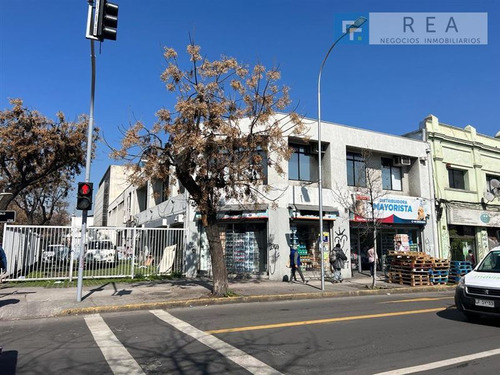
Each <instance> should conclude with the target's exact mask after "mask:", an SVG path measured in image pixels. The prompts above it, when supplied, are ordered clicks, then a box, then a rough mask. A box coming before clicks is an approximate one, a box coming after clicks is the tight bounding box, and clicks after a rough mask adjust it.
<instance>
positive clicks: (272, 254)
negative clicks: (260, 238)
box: [267, 243, 280, 275]
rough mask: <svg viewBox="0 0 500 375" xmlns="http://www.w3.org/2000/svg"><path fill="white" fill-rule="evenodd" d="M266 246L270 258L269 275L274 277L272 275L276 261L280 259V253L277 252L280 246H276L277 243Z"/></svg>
mask: <svg viewBox="0 0 500 375" xmlns="http://www.w3.org/2000/svg"><path fill="white" fill-rule="evenodd" d="M267 246H268V248H269V253H270V257H271V264H270V267H269V274H271V275H274V273H275V272H276V264H277V263H278V259H279V257H280V252H279V250H280V245H278V244H277V243H268V244H267Z"/></svg>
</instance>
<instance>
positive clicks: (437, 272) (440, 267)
mask: <svg viewBox="0 0 500 375" xmlns="http://www.w3.org/2000/svg"><path fill="white" fill-rule="evenodd" d="M449 272H450V261H449V260H448V259H439V258H432V268H431V269H430V271H429V276H430V282H431V283H432V284H433V285H437V284H447V283H448V277H449Z"/></svg>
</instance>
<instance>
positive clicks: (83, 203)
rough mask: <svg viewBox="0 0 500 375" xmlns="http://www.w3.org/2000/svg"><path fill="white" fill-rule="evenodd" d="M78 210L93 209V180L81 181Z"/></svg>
mask: <svg viewBox="0 0 500 375" xmlns="http://www.w3.org/2000/svg"><path fill="white" fill-rule="evenodd" d="M76 209H77V210H91V209H92V183H91V182H79V183H78V192H77V201H76Z"/></svg>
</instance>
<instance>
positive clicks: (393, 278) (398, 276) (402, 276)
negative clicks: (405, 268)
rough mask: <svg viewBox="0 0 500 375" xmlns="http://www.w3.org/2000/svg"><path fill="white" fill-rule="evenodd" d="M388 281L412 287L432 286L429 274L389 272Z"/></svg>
mask: <svg viewBox="0 0 500 375" xmlns="http://www.w3.org/2000/svg"><path fill="white" fill-rule="evenodd" d="M388 277H389V278H388V281H389V282H390V283H393V284H401V285H403V284H407V285H411V286H421V285H430V279H429V275H428V274H424V273H421V274H415V273H406V272H393V271H389V274H388Z"/></svg>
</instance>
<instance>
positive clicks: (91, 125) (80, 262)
mask: <svg viewBox="0 0 500 375" xmlns="http://www.w3.org/2000/svg"><path fill="white" fill-rule="evenodd" d="M90 61H91V65H92V77H91V81H90V118H89V126H88V128H87V159H86V161H85V182H90V162H91V158H92V134H93V130H94V93H95V53H94V41H93V40H92V39H91V40H90ZM87 213H88V210H83V211H82V239H81V243H80V254H79V258H78V284H77V292H76V300H77V301H78V302H81V301H82V290H83V260H84V255H85V254H84V252H85V242H86V238H87V216H88V215H87Z"/></svg>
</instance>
